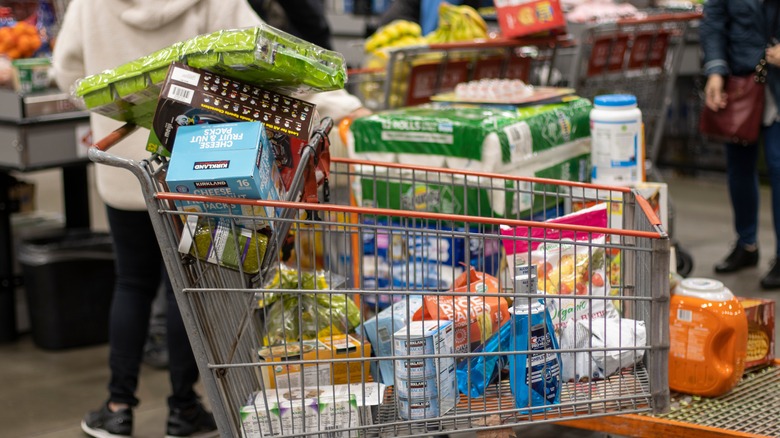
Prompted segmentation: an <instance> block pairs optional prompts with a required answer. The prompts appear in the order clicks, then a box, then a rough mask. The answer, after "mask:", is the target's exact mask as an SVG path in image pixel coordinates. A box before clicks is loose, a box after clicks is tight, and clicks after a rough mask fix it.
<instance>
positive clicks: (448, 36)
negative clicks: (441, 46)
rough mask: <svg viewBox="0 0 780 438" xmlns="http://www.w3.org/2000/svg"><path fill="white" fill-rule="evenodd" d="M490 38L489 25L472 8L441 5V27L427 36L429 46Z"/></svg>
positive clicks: (445, 3) (447, 4)
mask: <svg viewBox="0 0 780 438" xmlns="http://www.w3.org/2000/svg"><path fill="white" fill-rule="evenodd" d="M487 37H488V31H487V23H485V20H483V19H482V17H481V16H480V15H479V13H478V12H477V11H476V10H475V9H474V8H472V7H471V6H466V5H462V6H454V5H451V4H449V3H447V2H442V3H441V4H440V5H439V27H438V28H437V29H436V30H435V31H433V32H431V33H429V34H428V35H426V36H425V39H426V40H427V41H428V43H429V44H437V43H453V42H459V41H473V40H477V39H484V38H487Z"/></svg>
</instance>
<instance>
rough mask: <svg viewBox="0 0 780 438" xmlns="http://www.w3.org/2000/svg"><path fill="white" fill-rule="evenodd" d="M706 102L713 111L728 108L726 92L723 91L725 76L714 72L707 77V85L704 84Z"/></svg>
mask: <svg viewBox="0 0 780 438" xmlns="http://www.w3.org/2000/svg"><path fill="white" fill-rule="evenodd" d="M704 93H705V98H704V103H705V105H707V108H709V109H711V110H712V111H716V112H717V111H718V110H720V109H723V108H726V98H727V96H726V93H724V92H723V76H721V75H718V74H712V75H709V76H708V77H707V85H705V86H704Z"/></svg>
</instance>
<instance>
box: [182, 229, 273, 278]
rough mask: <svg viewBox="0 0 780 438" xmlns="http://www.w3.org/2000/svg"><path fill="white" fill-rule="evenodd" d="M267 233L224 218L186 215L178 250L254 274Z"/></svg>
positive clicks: (256, 271) (264, 248)
mask: <svg viewBox="0 0 780 438" xmlns="http://www.w3.org/2000/svg"><path fill="white" fill-rule="evenodd" d="M267 246H268V236H267V235H266V234H265V233H263V232H262V231H260V232H258V231H256V230H254V229H251V228H245V227H241V226H239V225H236V224H235V223H233V222H232V221H230V220H228V219H226V218H213V217H200V218H199V217H198V216H196V215H189V216H187V219H186V221H185V226H184V229H183V231H182V234H181V239H180V240H179V252H180V253H182V254H190V255H192V256H194V257H197V258H199V259H201V260H205V261H207V262H209V263H215V264H218V265H219V266H224V267H226V268H230V269H235V270H237V271H242V272H244V273H247V274H257V273H258V272H259V270H260V264H261V263H262V262H263V258H264V257H265V250H266V248H267Z"/></svg>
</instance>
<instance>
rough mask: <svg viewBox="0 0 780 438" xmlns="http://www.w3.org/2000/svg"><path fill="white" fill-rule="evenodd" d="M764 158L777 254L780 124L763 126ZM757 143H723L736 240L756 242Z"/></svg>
mask: <svg viewBox="0 0 780 438" xmlns="http://www.w3.org/2000/svg"><path fill="white" fill-rule="evenodd" d="M762 133H763V138H764V159H765V161H766V166H767V170H768V172H769V181H770V187H771V189H772V221H773V224H774V228H775V252H776V254H777V255H780V247H778V245H777V237H778V236H780V123H778V122H775V123H773V124H772V125H770V126H767V127H764V128H763V131H762ZM758 148H759V146H758V144H752V145H747V146H742V145H739V144H731V143H729V144H726V168H727V174H728V186H729V196H730V197H731V207H732V209H733V214H734V229H735V231H736V232H737V243H738V244H740V245H752V244H755V243H757V242H758V209H759V200H760V197H759V190H758V187H759V185H758Z"/></svg>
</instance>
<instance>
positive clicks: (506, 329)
mask: <svg viewBox="0 0 780 438" xmlns="http://www.w3.org/2000/svg"><path fill="white" fill-rule="evenodd" d="M512 328H513V326H512V323H511V321H507V322H505V323H504V325H502V326H501V328H499V329H498V332H497V333H493V336H491V337H490V338H488V340H487V341H486V342H485V343H484V344H482V345H480V346H479V347H477V348H476V349H474V353H495V354H491V355H479V356H474V357H469V358H465V359H463V360H461V361H460V362H458V369H457V370H456V374H457V377H458V390H459V391H460V393H461V394H464V395H467V396H469V397H473V398H477V397H482V396H483V395H484V394H485V388H486V387H487V386H488V385H489V384H491V383H493V382H495V381H498V379H499V377H500V374H501V370H502V369H503V368H504V367H505V366H506V364H507V361H508V360H509V359H508V358H507V356H506V354H501V353H502V352H503V353H506V352H507V351H510V350H511V349H512Z"/></svg>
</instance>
